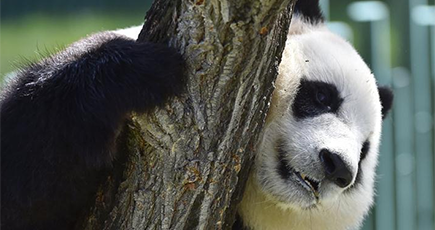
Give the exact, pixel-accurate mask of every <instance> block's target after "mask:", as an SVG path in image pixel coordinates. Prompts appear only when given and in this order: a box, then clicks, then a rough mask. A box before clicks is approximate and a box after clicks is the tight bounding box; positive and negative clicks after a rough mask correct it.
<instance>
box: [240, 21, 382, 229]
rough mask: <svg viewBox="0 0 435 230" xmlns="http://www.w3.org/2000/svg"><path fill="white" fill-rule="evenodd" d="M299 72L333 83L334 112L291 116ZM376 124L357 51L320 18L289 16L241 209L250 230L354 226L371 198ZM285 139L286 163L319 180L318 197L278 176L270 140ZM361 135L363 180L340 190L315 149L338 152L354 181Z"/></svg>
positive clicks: (372, 88) (375, 105) (372, 92)
mask: <svg viewBox="0 0 435 230" xmlns="http://www.w3.org/2000/svg"><path fill="white" fill-rule="evenodd" d="M302 77H304V78H305V79H307V80H317V81H322V82H326V83H330V84H333V85H335V86H336V87H337V89H338V91H339V93H340V95H341V96H342V97H343V98H344V101H343V103H342V105H341V107H340V109H339V111H338V114H330V113H326V114H322V115H320V116H316V117H313V118H307V119H302V120H297V119H295V118H294V117H293V115H292V110H291V105H292V102H293V100H294V97H295V95H296V93H297V90H298V86H299V83H300V80H301V78H302ZM381 122H382V118H381V103H380V99H379V93H378V90H377V86H376V82H375V79H374V77H373V75H372V74H371V71H370V69H369V68H368V67H367V65H366V64H365V63H364V61H363V60H362V59H361V57H360V56H359V55H358V53H357V52H356V51H355V49H354V48H353V47H352V46H351V45H350V44H349V43H347V42H346V41H344V40H343V39H342V38H340V37H338V36H337V35H334V34H332V33H331V32H330V31H329V30H328V29H327V28H326V27H325V26H324V25H323V24H320V25H317V26H313V25H311V24H309V23H306V22H305V21H304V20H303V19H301V18H299V17H298V16H296V17H294V18H293V20H292V25H291V27H290V32H289V35H288V38H287V43H286V47H285V50H284V53H283V57H282V62H281V65H280V68H279V76H278V78H277V81H276V89H275V91H274V94H273V97H272V103H271V108H270V111H269V113H268V118H267V122H266V127H265V129H264V131H263V135H262V136H263V139H262V140H261V142H260V145H259V151H258V153H257V157H256V162H255V166H254V169H253V172H252V173H251V175H250V178H249V180H248V183H247V187H246V190H245V194H244V196H243V200H242V202H241V204H240V207H239V214H240V216H241V217H242V219H243V222H244V224H245V225H247V226H248V227H250V228H252V229H254V230H267V229H270V230H281V229H286V230H292V229H297V230H305V229H310V230H315V229H319V230H320V229H321V230H328V229H330V230H347V229H358V228H359V227H360V225H361V223H362V220H363V218H364V216H365V215H366V214H367V212H368V210H369V208H370V206H371V205H372V203H373V196H374V180H375V167H376V164H377V155H378V146H379V139H380V133H381ZM283 138H284V139H285V146H284V147H283V148H285V150H286V152H288V153H289V156H286V157H287V160H288V161H289V162H290V164H291V166H292V167H293V168H295V169H297V171H299V172H303V173H304V174H307V175H309V176H310V177H311V178H313V179H316V180H317V181H321V184H320V188H319V200H318V201H316V199H315V198H314V196H313V194H312V193H311V192H309V191H307V190H306V189H304V188H302V187H301V186H300V185H298V184H297V183H294V182H286V181H284V180H283V179H282V178H281V177H280V175H279V174H278V171H277V167H278V164H279V161H278V157H277V151H276V142H277V140H278V139H283ZM366 140H369V141H370V150H369V152H368V153H367V157H366V158H365V160H364V161H362V163H361V167H362V178H361V184H358V185H355V187H352V185H350V186H348V187H347V188H340V187H338V186H337V185H335V184H334V183H332V182H330V181H328V180H327V179H325V176H324V171H323V169H322V164H321V162H320V160H319V157H318V156H319V154H318V153H319V150H320V149H323V148H327V149H329V150H332V151H334V153H337V154H338V155H339V156H340V157H341V158H342V159H343V160H344V162H346V164H347V165H348V166H349V167H350V169H351V171H352V173H353V175H354V178H353V181H355V177H356V174H357V172H358V162H359V159H360V152H361V147H362V144H363V143H364V141H366ZM285 182H286V183H285ZM349 187H352V188H349Z"/></svg>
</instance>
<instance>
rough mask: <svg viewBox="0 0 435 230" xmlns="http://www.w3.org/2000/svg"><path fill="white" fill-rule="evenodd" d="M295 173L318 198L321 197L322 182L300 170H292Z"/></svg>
mask: <svg viewBox="0 0 435 230" xmlns="http://www.w3.org/2000/svg"><path fill="white" fill-rule="evenodd" d="M292 171H293V173H294V174H295V175H296V177H297V178H298V179H299V181H300V182H301V183H302V184H303V186H304V187H308V188H309V189H310V190H311V192H313V194H314V196H315V197H316V199H319V185H320V182H318V181H316V180H314V179H312V178H310V177H308V176H307V175H305V174H303V173H301V172H298V171H296V170H294V169H293V170H292Z"/></svg>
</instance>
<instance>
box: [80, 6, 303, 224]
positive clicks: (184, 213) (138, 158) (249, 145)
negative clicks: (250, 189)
mask: <svg viewBox="0 0 435 230" xmlns="http://www.w3.org/2000/svg"><path fill="white" fill-rule="evenodd" d="M294 3H295V0H266V1H265V0H263V1H261V0H242V1H230V0H228V1H227V0H194V1H187V0H156V1H155V2H154V4H153V6H152V7H151V9H150V10H149V12H148V13H147V16H146V22H145V24H144V27H143V29H142V32H141V34H140V35H139V38H138V42H143V41H151V42H162V43H166V44H169V45H170V46H172V47H175V48H177V49H178V50H180V52H181V53H182V54H183V56H184V58H185V60H186V70H185V72H186V75H187V78H188V82H187V86H186V92H185V93H184V94H183V95H182V96H181V97H178V98H174V99H173V100H171V101H170V103H168V104H167V105H165V106H164V107H163V108H160V109H156V110H155V111H154V112H152V113H149V114H145V115H139V114H134V115H133V116H132V119H131V120H130V121H129V122H128V124H127V125H126V127H127V128H126V129H125V130H124V131H123V134H122V135H121V136H123V138H120V139H122V141H118V142H119V149H120V150H119V154H120V155H123V156H127V157H126V158H127V159H125V160H123V161H120V163H117V164H116V163H115V170H114V172H113V173H114V174H120V175H118V176H115V175H112V176H110V177H109V179H108V182H107V183H106V185H105V186H103V187H102V189H101V194H99V197H98V198H97V202H96V205H95V207H93V208H92V210H91V212H90V213H89V215H88V217H87V218H85V219H86V220H84V221H83V225H82V226H86V227H84V228H85V229H117V230H123V229H186V230H187V229H230V228H231V225H232V223H233V222H234V218H235V212H236V208H237V203H238V202H239V201H240V199H241V194H242V192H243V188H244V184H245V182H246V179H247V176H248V173H249V169H250V168H251V165H252V163H253V159H254V154H255V151H256V148H255V147H256V143H257V141H258V139H259V135H260V133H261V129H262V128H263V125H264V122H265V118H266V115H267V110H268V106H269V102H270V97H271V94H272V92H273V89H274V88H273V82H274V80H275V78H276V76H277V72H278V65H279V62H280V60H281V54H282V51H283V49H284V46H285V41H286V37H287V32H288V28H289V25H290V18H291V13H292V12H291V11H292V7H293V5H294ZM168 84H170V83H168ZM121 169H122V170H121ZM116 178H118V179H116ZM98 200H100V202H98ZM82 229H83V228H82Z"/></svg>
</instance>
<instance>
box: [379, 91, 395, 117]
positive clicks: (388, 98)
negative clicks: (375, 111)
mask: <svg viewBox="0 0 435 230" xmlns="http://www.w3.org/2000/svg"><path fill="white" fill-rule="evenodd" d="M378 90H379V97H380V99H381V104H382V119H384V118H385V117H386V116H387V115H388V112H389V111H390V110H391V107H393V100H394V94H393V91H392V90H391V89H390V88H389V87H386V86H380V87H378Z"/></svg>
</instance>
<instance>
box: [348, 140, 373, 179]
mask: <svg viewBox="0 0 435 230" xmlns="http://www.w3.org/2000/svg"><path fill="white" fill-rule="evenodd" d="M369 150H370V141H368V140H367V141H365V142H364V143H363V146H362V147H361V153H360V156H359V162H358V172H357V174H356V178H355V182H354V183H353V185H352V187H356V186H358V185H359V184H361V178H362V174H363V171H362V170H361V162H362V161H363V160H364V159H365V158H366V157H367V153H368V152H369Z"/></svg>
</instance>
